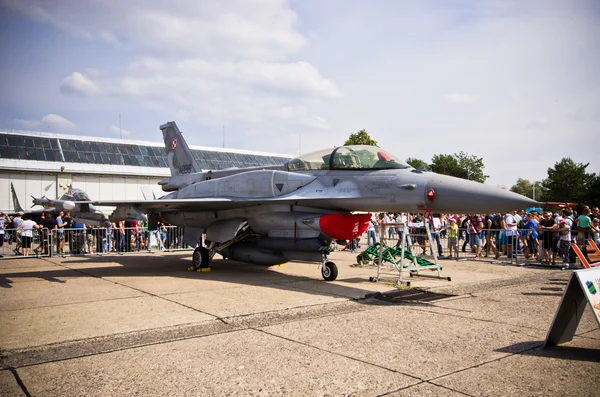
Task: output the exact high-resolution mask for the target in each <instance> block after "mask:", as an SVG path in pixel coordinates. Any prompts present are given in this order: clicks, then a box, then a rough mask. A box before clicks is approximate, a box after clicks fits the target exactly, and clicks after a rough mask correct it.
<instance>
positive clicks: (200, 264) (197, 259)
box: [192, 247, 210, 270]
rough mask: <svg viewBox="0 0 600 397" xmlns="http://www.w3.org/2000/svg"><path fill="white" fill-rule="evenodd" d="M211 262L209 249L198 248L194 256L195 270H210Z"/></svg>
mask: <svg viewBox="0 0 600 397" xmlns="http://www.w3.org/2000/svg"><path fill="white" fill-rule="evenodd" d="M209 262H210V257H209V255H208V248H206V247H196V249H195V250H194V253H193V254H192V265H193V266H194V269H196V270H198V269H206V268H208V263H209Z"/></svg>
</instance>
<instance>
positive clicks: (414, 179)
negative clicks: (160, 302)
mask: <svg viewBox="0 0 600 397" xmlns="http://www.w3.org/2000/svg"><path fill="white" fill-rule="evenodd" d="M160 128H161V130H162V133H163V138H164V141H165V147H166V151H167V156H168V159H169V166H170V168H171V174H172V175H171V177H170V178H166V179H164V180H162V181H161V182H159V183H160V184H161V185H162V187H163V190H165V191H169V192H171V193H169V194H167V195H165V196H163V197H162V198H161V199H158V200H146V201H120V202H118V201H95V202H93V203H94V204H97V205H110V206H116V207H117V208H116V210H115V212H114V213H113V217H115V218H119V217H121V218H138V219H143V218H144V214H148V222H149V228H150V229H154V228H155V227H156V224H157V220H158V219H159V217H160V218H162V219H163V220H164V221H166V222H168V223H170V224H173V225H177V226H180V227H183V228H185V232H184V240H185V242H186V243H187V244H189V245H191V246H194V247H195V246H197V248H196V249H195V251H194V254H193V261H192V262H193V266H194V267H195V268H197V269H199V268H205V267H208V266H209V263H210V262H211V260H212V258H213V256H214V255H215V254H216V253H220V254H221V255H223V256H224V257H226V258H230V259H233V260H237V261H240V262H249V263H255V264H260V265H276V264H281V263H284V262H287V261H291V260H299V261H314V262H320V263H322V264H323V266H322V276H323V278H324V279H325V280H328V281H331V280H335V278H336V277H337V272H338V271H337V267H336V265H335V264H334V263H332V262H329V261H328V260H327V255H328V254H329V252H330V245H331V243H332V241H334V240H349V239H352V238H356V237H358V236H360V235H361V234H362V233H363V232H364V231H365V230H366V228H367V226H368V222H369V221H370V218H371V214H369V212H378V211H391V212H412V213H415V212H426V211H433V212H442V213H488V212H499V211H509V210H513V209H518V208H525V207H531V206H536V205H538V203H537V202H536V201H533V200H530V199H529V198H527V197H524V196H521V195H518V194H515V193H512V192H510V191H507V190H503V189H500V188H496V187H493V186H487V185H484V184H481V183H477V182H472V181H467V180H464V179H459V178H454V177H450V176H445V175H438V174H436V173H433V172H426V171H421V170H416V169H414V168H411V167H410V166H409V165H408V164H406V163H405V162H404V161H402V160H400V159H398V158H397V157H395V156H393V155H392V154H390V153H389V152H387V151H385V150H383V149H381V148H378V147H375V146H341V147H336V148H334V149H327V150H323V151H319V152H314V153H310V154H306V155H302V156H300V157H297V158H294V159H291V160H290V161H288V162H287V163H285V164H281V165H276V166H268V167H252V168H243V169H237V168H232V169H226V170H221V171H203V170H201V168H200V167H199V166H198V164H196V162H195V160H194V158H193V157H192V154H191V152H190V150H189V148H188V146H187V144H186V142H185V140H184V139H183V136H182V134H181V132H180V131H179V129H178V128H177V125H176V124H175V123H174V122H169V123H167V124H165V125H162V126H161V127H160ZM365 212H366V213H365ZM204 233H205V238H204V241H203V239H202V235H203V234H204Z"/></svg>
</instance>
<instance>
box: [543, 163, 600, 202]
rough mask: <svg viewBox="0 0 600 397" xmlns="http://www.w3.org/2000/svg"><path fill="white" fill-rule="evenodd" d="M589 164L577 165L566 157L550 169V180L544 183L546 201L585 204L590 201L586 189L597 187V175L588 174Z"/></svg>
mask: <svg viewBox="0 0 600 397" xmlns="http://www.w3.org/2000/svg"><path fill="white" fill-rule="evenodd" d="M588 165H589V163H588V164H583V163H575V162H574V161H573V160H571V159H570V158H568V157H566V158H563V159H562V160H560V161H559V162H557V163H555V164H554V168H548V178H546V179H544V180H543V181H542V188H543V189H544V195H543V199H544V200H545V201H558V202H565V203H566V202H569V203H580V204H581V203H584V202H585V201H586V199H588V198H589V197H588V191H587V189H586V187H592V186H595V183H597V182H595V178H596V176H595V174H591V175H590V174H587V173H586V172H585V169H586V168H587V166H588Z"/></svg>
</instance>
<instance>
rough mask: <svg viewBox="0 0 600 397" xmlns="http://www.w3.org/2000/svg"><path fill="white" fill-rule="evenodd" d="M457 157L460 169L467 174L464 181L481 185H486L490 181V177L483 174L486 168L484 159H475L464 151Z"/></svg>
mask: <svg viewBox="0 0 600 397" xmlns="http://www.w3.org/2000/svg"><path fill="white" fill-rule="evenodd" d="M455 156H456V157H457V160H458V165H459V167H460V168H461V169H462V170H463V172H466V174H467V175H466V178H464V179H468V180H470V181H477V182H481V183H484V182H485V180H486V179H488V177H489V175H485V174H484V173H483V169H484V168H485V166H484V165H483V158H481V157H475V156H474V155H470V154H467V153H465V152H463V151H461V152H460V153H458V154H455Z"/></svg>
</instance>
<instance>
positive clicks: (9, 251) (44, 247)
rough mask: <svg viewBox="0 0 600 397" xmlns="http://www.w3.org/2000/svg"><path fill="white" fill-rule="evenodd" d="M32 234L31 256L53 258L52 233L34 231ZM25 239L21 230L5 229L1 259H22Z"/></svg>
mask: <svg viewBox="0 0 600 397" xmlns="http://www.w3.org/2000/svg"><path fill="white" fill-rule="evenodd" d="M32 234H33V237H32V239H31V247H30V253H29V256H30V257H44V256H51V255H52V250H51V249H50V247H51V245H52V242H51V241H52V233H49V231H48V229H34V230H33V233H32ZM23 237H24V236H22V231H21V230H20V229H4V239H3V243H2V246H1V247H0V259H10V258H12V259H14V258H19V257H21V258H22V257H23V241H24V238H23Z"/></svg>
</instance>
